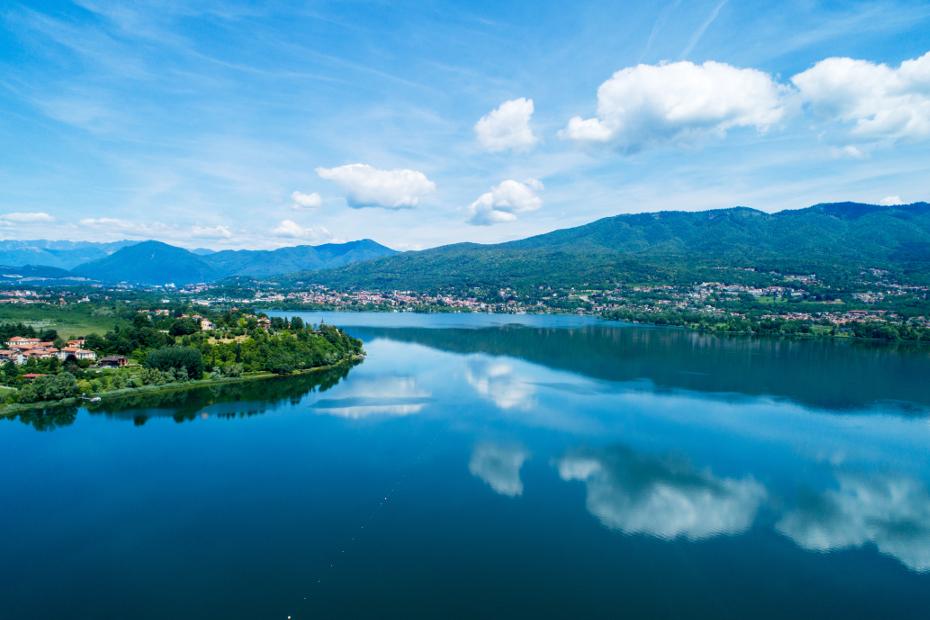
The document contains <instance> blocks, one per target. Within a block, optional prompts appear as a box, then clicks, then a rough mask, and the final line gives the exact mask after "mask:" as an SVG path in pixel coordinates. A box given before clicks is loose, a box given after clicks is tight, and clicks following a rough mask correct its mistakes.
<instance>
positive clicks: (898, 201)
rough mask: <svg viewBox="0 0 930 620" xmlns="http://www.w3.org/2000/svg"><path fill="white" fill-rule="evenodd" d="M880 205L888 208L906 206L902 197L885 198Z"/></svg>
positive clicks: (880, 201)
mask: <svg viewBox="0 0 930 620" xmlns="http://www.w3.org/2000/svg"><path fill="white" fill-rule="evenodd" d="M878 204H880V205H884V206H886V207H893V206H895V205H903V204H906V203H905V202H904V200H903V199H902V198H901V197H900V196H885V197H884V198H882V199H881V200H879V201H878Z"/></svg>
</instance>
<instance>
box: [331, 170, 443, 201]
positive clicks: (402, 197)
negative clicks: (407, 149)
mask: <svg viewBox="0 0 930 620" xmlns="http://www.w3.org/2000/svg"><path fill="white" fill-rule="evenodd" d="M316 173H317V174H318V175H319V176H320V178H321V179H326V180H327V181H332V182H334V183H336V184H337V185H339V186H340V187H342V188H343V189H344V190H345V192H346V202H347V203H348V204H349V206H350V207H353V208H356V209H358V208H362V207H381V208H384V209H405V208H410V207H415V206H417V205H418V204H420V200H421V199H422V198H423V197H425V196H426V195H428V194H430V193H432V192H434V191H435V190H436V184H435V183H433V182H432V181H430V180H429V179H428V178H426V175H425V174H423V173H422V172H420V171H418V170H407V169H398V170H381V169H379V168H375V167H373V166H369V165H368V164H347V165H345V166H338V167H336V168H317V169H316Z"/></svg>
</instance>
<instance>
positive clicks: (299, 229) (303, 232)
mask: <svg viewBox="0 0 930 620" xmlns="http://www.w3.org/2000/svg"><path fill="white" fill-rule="evenodd" d="M271 232H272V233H273V234H274V235H275V236H277V237H284V238H286V239H301V240H304V241H314V242H318V241H329V240H331V239H332V238H333V235H332V233H331V232H329V230H327V229H326V228H324V227H323V226H307V227H304V226H301V225H300V224H298V223H297V222H295V221H294V220H281V222H280V223H278V225H277V226H275V227H274V228H273V229H272V230H271Z"/></svg>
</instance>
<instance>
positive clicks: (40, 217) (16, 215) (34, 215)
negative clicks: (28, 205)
mask: <svg viewBox="0 0 930 620" xmlns="http://www.w3.org/2000/svg"><path fill="white" fill-rule="evenodd" d="M0 220H3V221H4V222H13V223H17V224H34V223H41V222H54V221H55V218H54V217H53V216H51V215H49V214H48V213H45V212H42V211H16V212H13V213H4V214H2V215H0Z"/></svg>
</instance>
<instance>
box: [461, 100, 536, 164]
mask: <svg viewBox="0 0 930 620" xmlns="http://www.w3.org/2000/svg"><path fill="white" fill-rule="evenodd" d="M532 116H533V100H532V99H525V98H523V97H521V98H519V99H511V100H510V101H505V102H504V103H502V104H501V105H500V106H499V107H498V108H496V109H494V110H491V111H490V112H488V113H487V114H486V115H484V116H482V117H481V119H479V120H478V122H477V123H475V134H476V135H477V137H478V142H479V143H480V144H481V146H483V147H484V148H486V149H487V150H489V151H503V150H506V149H512V150H515V151H521V150H528V149H530V148H531V147H532V146H533V145H534V144H536V136H535V135H533V130H532V129H531V128H530V118H532Z"/></svg>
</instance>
